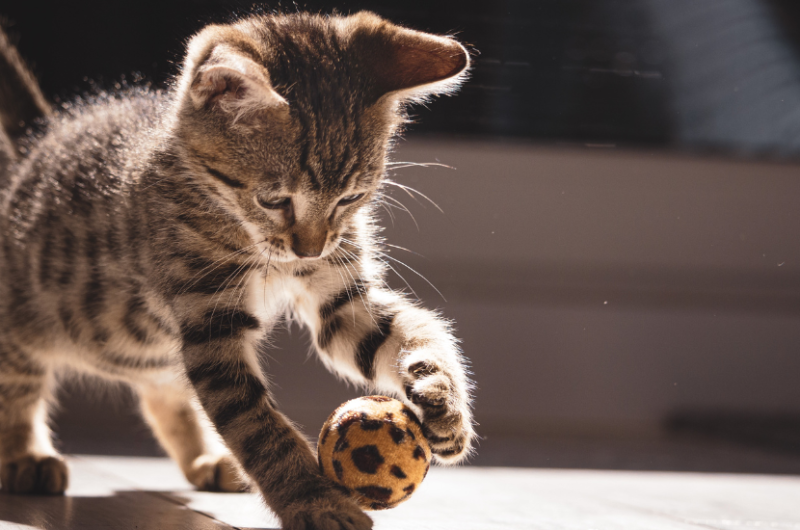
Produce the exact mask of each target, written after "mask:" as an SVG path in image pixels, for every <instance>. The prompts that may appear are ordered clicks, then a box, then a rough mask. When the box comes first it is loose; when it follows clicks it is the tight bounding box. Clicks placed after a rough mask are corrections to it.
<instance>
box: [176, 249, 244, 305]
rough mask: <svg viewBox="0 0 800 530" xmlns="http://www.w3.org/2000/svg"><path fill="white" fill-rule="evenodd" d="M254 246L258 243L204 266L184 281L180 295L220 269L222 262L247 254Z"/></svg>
mask: <svg viewBox="0 0 800 530" xmlns="http://www.w3.org/2000/svg"><path fill="white" fill-rule="evenodd" d="M256 245H258V243H253V244H252V245H249V246H246V247H244V248H241V249H239V250H235V251H233V252H231V253H229V254H226V255H225V256H223V257H221V258H219V259H218V260H216V261H213V262H212V263H210V264H209V265H206V266H205V267H203V268H202V269H201V270H200V271H198V272H197V273H196V274H195V275H194V276H192V277H191V278H189V279H188V280H186V282H185V283H184V286H183V289H182V290H181V293H185V292H186V291H187V290H189V289H191V288H192V287H194V286H195V285H197V282H199V281H200V280H202V279H203V278H205V277H206V276H208V275H209V274H211V273H212V272H214V271H215V270H217V269H218V268H220V267H221V266H222V263H223V262H226V261H230V259H231V258H233V257H234V256H236V255H238V254H241V253H243V252H247V251H248V250H250V249H251V248H253V247H254V246H256ZM215 265H216V266H215ZM211 267H213V268H211ZM209 268H211V270H209V271H207V272H206V270H207V269H209ZM204 273H205V274H204ZM198 276H199V278H198ZM195 278H196V279H195ZM192 280H194V281H192ZM189 282H192V283H189Z"/></svg>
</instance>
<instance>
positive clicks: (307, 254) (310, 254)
mask: <svg viewBox="0 0 800 530" xmlns="http://www.w3.org/2000/svg"><path fill="white" fill-rule="evenodd" d="M292 250H294V253H295V254H296V255H297V257H298V258H318V257H320V256H321V255H322V249H318V250H313V251H308V250H299V249H296V248H293V249H292Z"/></svg>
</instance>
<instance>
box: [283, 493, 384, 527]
mask: <svg viewBox="0 0 800 530" xmlns="http://www.w3.org/2000/svg"><path fill="white" fill-rule="evenodd" d="M281 520H282V521H283V529H284V530H370V529H371V528H372V519H370V518H369V517H368V516H367V514H365V513H364V512H363V511H361V509H360V508H359V507H358V506H356V505H355V504H354V503H353V502H352V501H350V500H349V499H346V498H344V497H343V496H342V497H339V496H337V495H333V496H331V497H330V498H326V499H315V500H313V501H309V502H299V503H295V504H293V505H291V506H289V507H288V508H287V509H286V510H284V511H283V512H282V513H281Z"/></svg>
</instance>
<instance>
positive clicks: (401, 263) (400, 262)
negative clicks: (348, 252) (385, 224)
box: [376, 250, 447, 302]
mask: <svg viewBox="0 0 800 530" xmlns="http://www.w3.org/2000/svg"><path fill="white" fill-rule="evenodd" d="M376 252H377V253H378V254H380V255H381V256H382V257H384V258H386V259H390V260H392V261H394V262H395V263H399V264H400V265H402V266H403V267H405V268H407V269H408V270H410V271H411V272H413V273H414V274H416V275H417V276H419V277H420V278H422V279H423V280H425V282H426V283H427V284H428V285H430V286H431V287H432V288H433V290H434V291H436V292H437V293H438V294H439V296H441V297H442V300H444V301H445V302H447V298H445V297H444V295H443V294H442V292H441V291H440V290H439V289H437V288H436V286H435V285H433V283H431V281H430V280H429V279H428V278H426V277H425V276H423V275H422V274H420V273H419V272H417V271H416V270H414V269H412V268H411V267H410V266H408V265H407V264H405V263H403V262H402V261H400V260H399V259H397V258H395V257H392V256H390V255H389V254H387V253H385V252H381V251H380V250H376ZM387 265H388V264H387ZM392 270H394V269H392ZM396 273H397V271H395V274H396ZM398 276H400V275H399V274H398ZM404 281H405V280H404ZM409 288H410V287H409ZM414 296H416V293H415V294H414Z"/></svg>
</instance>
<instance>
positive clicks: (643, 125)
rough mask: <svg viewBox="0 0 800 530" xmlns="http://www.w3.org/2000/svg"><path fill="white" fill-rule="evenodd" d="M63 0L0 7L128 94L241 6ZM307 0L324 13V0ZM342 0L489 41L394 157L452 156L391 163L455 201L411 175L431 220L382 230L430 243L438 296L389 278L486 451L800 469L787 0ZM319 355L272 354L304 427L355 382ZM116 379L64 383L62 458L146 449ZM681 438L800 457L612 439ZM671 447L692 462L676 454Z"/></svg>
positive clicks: (71, 65)
mask: <svg viewBox="0 0 800 530" xmlns="http://www.w3.org/2000/svg"><path fill="white" fill-rule="evenodd" d="M68 4H69V3H59V4H52V5H51V4H49V3H48V4H44V3H39V2H13V3H12V2H7V3H5V4H3V5H2V6H0V13H2V14H4V15H6V16H7V17H9V20H10V31H11V32H12V34H16V35H17V37H18V42H19V47H20V50H21V51H22V53H23V55H25V56H26V57H27V58H28V59H30V60H31V62H32V63H33V64H34V66H35V69H36V71H37V73H38V74H39V75H40V77H41V79H42V83H43V86H44V89H45V92H46V93H47V94H48V95H49V96H50V97H52V98H54V99H56V100H68V99H71V98H73V97H75V95H76V94H81V93H82V92H84V91H91V90H97V89H103V88H106V89H113V88H114V86H115V84H116V83H118V82H121V81H122V80H123V78H122V77H121V76H122V75H123V74H124V75H125V78H124V80H125V81H126V82H128V81H131V80H132V79H134V78H138V77H143V78H144V79H145V80H149V81H150V82H152V83H154V84H156V85H159V86H162V85H164V84H165V83H166V82H167V81H168V79H169V77H170V75H172V74H173V73H174V72H175V71H176V66H175V64H176V63H178V62H180V58H181V49H182V43H183V42H184V41H185V39H186V38H187V37H188V36H190V35H191V34H192V33H193V32H194V31H196V30H197V29H199V28H200V27H202V26H203V25H204V24H205V23H207V22H212V21H220V20H223V21H224V20H227V19H228V18H229V17H230V16H231V15H230V14H231V13H237V12H241V11H240V10H241V9H243V7H242V6H245V5H247V4H243V3H237V2H226V3H220V2H211V1H194V2H188V1H180V2H160V3H156V2H147V1H141V2H135V3H134V2H116V3H113V2H83V3H81V4H80V5H68ZM400 5H402V7H398V6H400ZM271 7H277V6H271ZM301 7H307V8H309V9H312V10H318V9H322V10H325V11H329V10H330V4H324V3H313V2H309V3H307V4H303V5H302V6H301ZM337 8H338V9H339V10H340V11H342V12H348V11H356V10H358V9H361V8H369V9H371V10H373V11H376V12H378V13H380V14H382V15H384V16H387V17H389V18H390V19H392V20H394V21H396V22H402V23H405V24H407V25H409V26H412V27H415V28H419V29H424V30H429V31H434V32H439V33H447V32H454V33H456V34H457V35H458V37H459V38H460V39H462V40H463V41H464V42H466V43H468V44H469V45H470V46H471V47H472V49H473V50H474V54H475V55H474V58H475V66H474V70H473V73H472V78H471V80H470V81H469V82H468V83H467V84H466V85H465V86H464V88H463V89H462V91H461V93H460V94H459V95H458V96H457V97H454V98H445V99H441V100H439V101H436V102H435V103H433V104H432V105H430V110H428V109H427V108H423V107H420V108H417V109H415V110H414V114H415V116H416V117H417V121H418V122H419V123H417V124H415V125H414V126H413V127H412V130H411V132H410V135H409V138H410V139H409V141H407V142H401V144H400V146H399V148H398V151H397V153H396V155H395V158H396V159H397V160H407V161H413V162H440V163H444V164H447V165H449V166H452V167H453V168H455V170H453V169H446V168H441V167H431V168H406V169H402V170H399V171H397V172H396V174H394V175H393V178H394V179H396V180H397V181H398V182H401V183H403V184H407V185H411V186H413V187H414V188H417V189H419V190H420V191H421V192H423V193H424V194H426V195H427V196H429V197H431V198H432V199H433V200H434V201H436V202H437V203H438V204H439V205H440V206H441V207H442V209H443V210H444V213H440V212H439V211H438V210H437V209H436V208H435V207H433V206H432V205H430V204H429V203H427V201H426V200H425V199H422V198H419V203H417V202H416V200H415V199H412V198H410V197H408V196H407V195H405V194H404V193H403V192H402V191H401V190H395V193H393V195H394V197H396V198H397V199H399V200H401V201H403V202H404V203H405V204H406V205H407V206H408V208H409V210H411V213H412V214H413V216H414V217H415V218H416V224H418V225H419V229H417V227H416V224H415V222H414V221H413V220H412V219H411V218H410V217H409V216H408V215H407V214H406V213H405V212H402V211H397V210H395V211H393V215H394V217H395V219H394V220H393V219H392V218H391V217H390V216H389V214H388V213H387V214H386V215H385V224H386V225H387V236H388V238H389V241H390V242H391V243H394V244H397V245H400V246H404V247H407V248H409V249H411V250H413V251H415V252H417V253H419V254H420V255H417V254H413V253H407V252H402V251H399V250H396V251H393V252H392V255H393V256H394V257H396V258H398V259H400V260H402V261H404V262H405V263H406V264H408V265H409V266H410V267H411V268H413V269H414V270H416V271H419V272H421V273H422V274H424V275H425V276H426V277H427V278H428V279H429V280H430V281H431V283H433V284H435V285H436V286H437V287H438V289H439V290H440V291H441V293H442V294H443V295H444V297H442V296H440V295H439V294H437V293H436V292H435V291H434V290H433V289H431V288H430V286H429V285H428V284H427V283H426V281H425V280H423V279H421V278H419V277H418V276H417V275H416V274H415V273H414V272H412V271H410V270H408V269H407V268H405V267H404V266H403V265H399V264H393V265H394V266H395V267H396V268H397V270H398V272H399V273H400V275H402V276H403V278H400V277H399V276H397V275H395V276H393V277H392V279H391V283H392V284H393V285H395V286H397V287H402V288H406V287H405V280H407V282H408V284H410V287H411V288H413V289H414V290H415V291H416V292H417V293H418V294H419V295H420V296H421V297H422V298H423V299H424V301H425V302H426V303H427V304H428V305H429V306H434V307H439V308H441V309H442V310H443V311H444V312H445V314H446V315H447V316H449V317H451V318H453V319H454V320H455V321H456V322H457V328H458V330H459V334H460V336H461V337H462V338H463V340H464V342H463V345H464V349H465V351H466V352H467V354H468V356H469V357H470V358H471V359H472V362H473V370H474V372H475V378H476V380H477V382H478V390H477V402H476V403H477V404H476V415H477V419H478V421H479V422H480V423H481V426H480V428H479V430H480V432H481V434H482V435H483V436H484V437H485V440H484V441H483V447H482V450H481V453H480V455H479V457H478V459H477V460H476V461H477V462H478V463H495V464H496V463H501V464H506V465H512V464H525V463H533V464H537V465H569V466H575V465H584V466H600V467H631V466H633V467H651V468H684V469H687V468H691V469H701V468H703V465H705V466H706V468H708V466H711V467H712V468H714V469H721V470H751V471H753V470H755V471H758V470H762V471H764V470H768V471H776V470H777V471H784V472H786V471H792V470H794V472H798V470H800V464H798V460H797V459H796V457H794V456H792V455H797V454H800V449H798V448H800V420H798V418H800V385H798V384H797V380H798V376H800V355H798V349H800V245H799V244H798V241H800V219H798V216H800V213H798V212H800V208H798V207H800V180H798V178H797V175H798V171H797V169H798V167H797V165H796V157H797V154H798V150H800V134H798V133H800V73H799V72H800V69H798V63H797V57H796V52H797V48H796V44H797V36H798V28H800V25H798V21H800V18H798V17H800V11H798V8H797V7H796V6H795V4H794V3H792V2H789V1H777V0H776V1H770V2H762V1H758V0H704V1H703V2H696V1H694V0H691V1H690V0H669V1H667V0H646V1H642V2H633V1H618V0H603V1H598V0H535V1H531V0H528V1H522V0H517V1H505V2H492V3H485V4H484V5H478V4H475V5H463V4H462V3H456V2H430V1H428V2H422V1H407V2H403V3H402V4H400V3H397V2H340V3H337ZM286 9H290V10H293V9H295V8H294V7H293V6H288V7H287V8H286ZM98 87H99V88H98ZM445 299H446V300H445ZM307 351H308V340H307V338H306V337H305V335H304V334H303V333H302V331H300V330H298V329H297V328H296V327H295V328H293V329H292V330H291V333H284V334H282V335H281V337H280V338H279V340H278V347H277V348H275V349H273V350H272V351H270V352H268V354H269V355H268V359H267V356H265V362H267V363H268V365H269V366H268V370H269V371H270V373H271V374H273V375H274V380H275V382H276V385H277V389H276V392H277V396H278V399H279V401H280V402H281V403H282V405H283V406H284V408H285V410H286V411H287V412H288V413H289V415H290V416H291V417H293V418H295V419H297V420H298V421H299V422H300V423H301V424H303V425H304V426H305V427H306V431H307V432H308V433H309V434H310V435H311V436H313V434H314V433H315V431H316V429H317V426H319V425H320V424H321V423H322V421H323V420H324V418H325V416H326V415H327V413H328V412H329V411H330V410H332V409H333V408H334V407H335V406H336V405H337V404H338V403H339V402H340V401H341V400H343V399H345V398H347V397H349V396H352V395H356V393H357V392H356V391H355V390H353V389H347V388H346V387H345V386H344V385H342V384H341V383H338V382H336V381H335V380H334V379H333V378H332V377H330V376H329V375H327V374H325V373H324V371H323V370H322V368H321V367H320V366H319V363H318V362H317V361H316V360H315V359H313V357H312V358H308V357H307ZM109 392H111V391H108V390H102V389H101V390H98V389H97V388H92V389H87V386H86V385H78V386H75V385H68V386H67V387H66V390H65V395H66V397H67V398H66V399H65V405H64V408H63V409H62V411H61V412H60V416H59V419H58V424H59V427H58V428H59V432H60V433H61V438H62V440H63V444H64V447H65V448H66V449H67V450H77V451H87V452H89V451H91V452H112V453H113V452H117V453H119V452H139V453H143V452H144V453H147V452H151V451H154V450H155V449H154V448H153V445H152V440H150V439H149V437H148V435H146V433H145V431H144V428H143V427H142V426H141V425H140V424H138V423H136V421H137V420H136V419H135V418H134V417H133V416H131V412H130V408H131V406H132V404H131V403H130V402H129V401H125V400H124V399H123V400H121V401H119V402H118V404H117V405H114V404H113V403H115V402H116V401H115V400H118V399H120V398H118V397H115V398H113V399H109V395H114V396H117V395H118V394H119V393H118V392H111V394H109ZM132 425H133V427H131V426H132ZM678 432H684V433H686V432H690V433H706V434H709V433H710V434H716V435H718V436H724V437H726V438H728V439H733V440H738V441H744V442H747V443H750V444H756V445H757V446H759V447H762V448H771V449H775V450H780V451H783V453H784V455H789V457H790V458H795V460H791V462H793V463H791V464H789V463H787V461H781V462H780V463H775V462H772V461H770V462H772V463H766V461H759V462H760V463H753V464H752V465H750V464H743V463H742V462H743V460H742V459H741V458H738V456H732V457H731V458H729V459H728V460H725V461H724V462H722V463H720V464H719V465H718V466H717V467H714V466H713V465H712V464H710V463H709V462H711V461H712V460H713V458H705V456H707V455H705V454H704V453H702V451H701V453H697V452H695V451H696V449H693V448H695V447H699V446H698V445H697V443H699V442H696V441H693V442H692V444H690V445H691V447H692V449H689V448H687V447H688V446H686V447H685V446H682V445H679V446H675V445H669V446H668V447H666V448H664V449H658V450H656V451H655V452H653V453H652V454H651V453H647V451H645V452H644V453H642V451H639V452H638V453H637V451H635V450H632V449H631V446H630V445H625V444H622V445H620V442H619V440H643V439H646V440H650V441H651V442H650V443H656V442H653V440H663V439H665V437H666V438H669V439H673V438H670V437H671V436H672V435H674V434H675V433H678ZM87 433H91V435H88V434H87ZM577 439H580V440H589V441H590V442H587V445H585V446H578V448H577V449H574V451H573V452H571V453H569V454H568V455H567V456H564V455H565V454H566V453H565V452H564V449H563V447H571V448H575V446H574V445H570V444H572V443H574V440H577ZM608 439H614V440H616V442H614V444H611V446H613V447H614V448H615V449H614V451H616V453H615V454H617V455H620V454H623V453H626V454H628V455H630V454H632V453H635V454H639V455H641V454H645V457H643V458H639V459H638V460H635V462H634V463H631V462H632V461H631V459H630V458H629V457H625V456H621V457H619V458H610V459H609V458H606V459H605V460H603V459H602V458H599V460H598V459H592V458H590V457H588V456H587V455H590V456H591V455H592V454H595V453H592V451H593V450H596V448H597V447H598V444H601V442H600V441H601V440H608ZM543 440H551V442H547V443H545V442H543ZM603 443H605V442H603ZM626 443H627V442H626ZM658 443H661V442H658ZM601 445H602V444H601ZM603 447H605V446H603ZM609 447H610V446H609ZM637 447H638V446H637ZM658 447H661V446H658ZM676 447H677V449H676ZM509 448H512V449H513V450H512V449H509ZM593 448H594V449H593ZM670 451H673V453H674V452H675V451H677V454H679V455H684V456H683V457H680V458H672V459H670V458H666V459H665V454H673V453H669V452H670ZM712 453H713V454H719V452H718V451H710V452H709V454H712ZM698 454H703V455H704V456H703V458H701V457H697V455H698ZM504 455H508V456H504ZM531 455H532V456H531ZM558 455H562V457H558ZM686 455H694V457H692V458H695V460H692V458H689V457H687V456H686ZM626 458H627V459H626ZM701 460H702V461H703V462H704V463H703V462H701V463H698V462H699V461H701ZM687 462H688V463H687ZM748 466H750V467H748ZM759 466H760V467H759ZM793 466H794V467H793Z"/></svg>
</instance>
